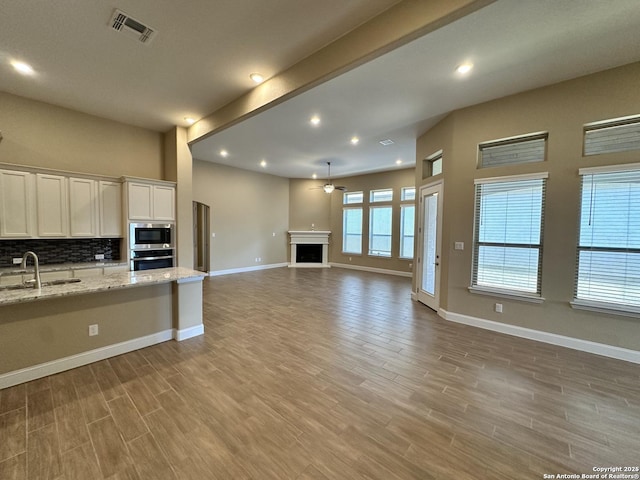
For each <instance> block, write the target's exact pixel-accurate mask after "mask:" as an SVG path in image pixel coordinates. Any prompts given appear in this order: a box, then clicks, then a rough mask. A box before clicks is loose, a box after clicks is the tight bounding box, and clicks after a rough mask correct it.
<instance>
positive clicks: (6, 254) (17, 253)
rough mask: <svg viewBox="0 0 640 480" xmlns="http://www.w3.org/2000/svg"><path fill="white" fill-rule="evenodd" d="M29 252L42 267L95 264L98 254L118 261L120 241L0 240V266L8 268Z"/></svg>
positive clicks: (94, 239)
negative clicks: (35, 255) (58, 264)
mask: <svg viewBox="0 0 640 480" xmlns="http://www.w3.org/2000/svg"><path fill="white" fill-rule="evenodd" d="M29 250H31V251H33V252H35V253H36V254H37V255H38V259H39V260H40V264H41V265H47V264H52V263H79V262H95V261H96V260H95V255H97V254H104V259H105V260H120V239H119V238H83V239H75V238H74V239H68V238H67V239H60V240H49V239H46V240H44V239H37V240H0V267H11V266H12V261H11V259H12V258H18V257H20V258H22V255H23V254H24V252H27V251H29ZM31 264H32V260H29V265H31Z"/></svg>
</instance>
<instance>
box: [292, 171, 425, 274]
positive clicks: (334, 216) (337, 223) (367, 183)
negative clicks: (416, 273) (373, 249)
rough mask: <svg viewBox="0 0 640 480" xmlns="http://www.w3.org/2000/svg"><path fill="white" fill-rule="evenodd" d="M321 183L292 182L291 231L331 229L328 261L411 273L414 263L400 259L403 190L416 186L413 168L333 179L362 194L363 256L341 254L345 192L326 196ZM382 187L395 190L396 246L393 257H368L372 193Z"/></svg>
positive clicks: (309, 181) (393, 246)
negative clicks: (370, 194) (370, 198)
mask: <svg viewBox="0 0 640 480" xmlns="http://www.w3.org/2000/svg"><path fill="white" fill-rule="evenodd" d="M322 183H323V182H322V180H301V179H291V187H290V192H291V202H290V207H289V208H290V213H289V219H290V220H289V227H290V230H310V229H311V224H312V223H314V224H315V229H316V230H331V238H330V241H329V242H330V244H329V261H330V262H333V263H340V264H349V265H354V266H359V267H368V268H379V269H384V270H392V271H399V272H410V271H411V266H410V265H411V264H413V260H400V259H398V258H397V257H398V252H399V251H400V239H399V237H400V189H401V188H402V187H413V186H414V185H415V178H414V169H413V168H410V169H409V168H404V169H402V170H392V171H388V172H380V173H372V174H368V175H358V176H353V177H344V178H340V179H338V180H335V179H334V183H335V184H336V185H345V186H346V187H347V188H348V191H350V192H355V191H363V192H364V200H365V201H364V204H363V208H364V211H363V232H362V236H363V244H362V251H363V254H362V255H354V254H347V255H343V254H342V207H343V204H342V192H339V191H335V192H334V193H332V194H330V195H327V194H326V193H324V191H323V190H322V189H318V188H315V187H317V186H318V185H322ZM382 188H393V190H394V196H393V229H394V233H393V243H392V251H393V252H394V253H393V256H392V258H379V257H370V256H368V255H367V254H366V253H367V249H368V234H369V220H368V218H369V217H368V207H369V191H370V190H375V189H382Z"/></svg>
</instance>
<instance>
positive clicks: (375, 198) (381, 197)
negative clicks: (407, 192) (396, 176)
mask: <svg viewBox="0 0 640 480" xmlns="http://www.w3.org/2000/svg"><path fill="white" fill-rule="evenodd" d="M392 200H393V188H384V189H382V190H371V192H370V193H369V201H370V202H371V203H376V202H391V201H392Z"/></svg>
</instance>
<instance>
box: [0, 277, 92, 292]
mask: <svg viewBox="0 0 640 480" xmlns="http://www.w3.org/2000/svg"><path fill="white" fill-rule="evenodd" d="M78 282H80V279H79V278H61V279H60V280H51V281H50V282H42V286H43V287H51V286H54V285H66V284H67V283H78ZM33 287H34V283H33V280H29V281H27V283H19V284H17V285H2V286H0V292H4V291H6V290H26V289H27V288H33Z"/></svg>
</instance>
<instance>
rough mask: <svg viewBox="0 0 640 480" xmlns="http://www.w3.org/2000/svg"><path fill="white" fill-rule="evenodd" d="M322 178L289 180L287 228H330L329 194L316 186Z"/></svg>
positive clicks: (321, 182)
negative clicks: (312, 226)
mask: <svg viewBox="0 0 640 480" xmlns="http://www.w3.org/2000/svg"><path fill="white" fill-rule="evenodd" d="M323 183H324V182H323V181H322V180H306V179H299V178H292V179H291V180H290V182H289V230H311V225H312V224H313V225H314V228H315V229H316V230H331V221H330V216H331V210H330V209H331V196H330V195H327V194H326V193H324V190H322V188H318V187H319V186H320V185H322V184H323Z"/></svg>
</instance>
